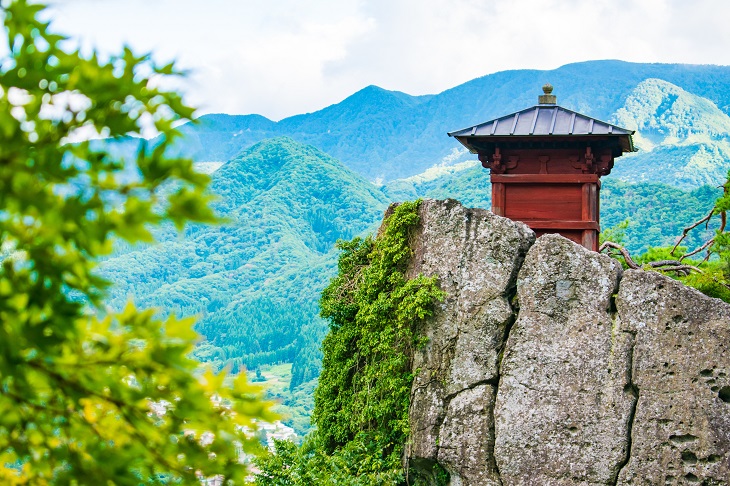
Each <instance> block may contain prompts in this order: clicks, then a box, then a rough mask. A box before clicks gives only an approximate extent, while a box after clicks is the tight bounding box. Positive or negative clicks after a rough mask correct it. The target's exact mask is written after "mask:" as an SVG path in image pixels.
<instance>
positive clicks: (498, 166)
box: [479, 147, 520, 174]
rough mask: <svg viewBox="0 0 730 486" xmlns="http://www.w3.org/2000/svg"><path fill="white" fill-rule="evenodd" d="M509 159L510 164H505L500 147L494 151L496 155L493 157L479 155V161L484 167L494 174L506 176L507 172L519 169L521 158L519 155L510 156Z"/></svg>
mask: <svg viewBox="0 0 730 486" xmlns="http://www.w3.org/2000/svg"><path fill="white" fill-rule="evenodd" d="M507 159H508V162H507V163H506V164H503V163H502V153H501V152H500V150H499V147H496V148H495V149H494V153H493V154H492V155H487V154H479V160H480V161H481V163H482V167H484V168H485V169H490V170H491V171H492V174H504V172H505V171H506V170H509V169H514V168H515V167H517V163H518V161H519V160H520V157H519V156H518V155H510V156H509V157H507Z"/></svg>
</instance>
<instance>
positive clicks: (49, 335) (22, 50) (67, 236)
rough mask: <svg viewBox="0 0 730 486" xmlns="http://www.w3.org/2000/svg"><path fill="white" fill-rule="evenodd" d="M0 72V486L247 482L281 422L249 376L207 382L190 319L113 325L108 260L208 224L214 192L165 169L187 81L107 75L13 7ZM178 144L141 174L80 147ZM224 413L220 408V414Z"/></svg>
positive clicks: (34, 9) (113, 69)
mask: <svg viewBox="0 0 730 486" xmlns="http://www.w3.org/2000/svg"><path fill="white" fill-rule="evenodd" d="M2 6H3V8H4V9H3V11H2V15H3V23H4V30H5V34H6V35H7V39H6V41H7V46H8V52H9V54H8V56H7V57H5V58H3V59H0V244H1V247H0V262H1V267H0V324H1V325H0V483H2V484H11V485H12V484H69V483H73V484H93V485H97V484H134V485H138V484H156V483H169V482H183V483H186V484H193V483H197V482H198V481H199V478H200V476H205V477H209V476H212V475H218V474H222V475H224V476H225V477H226V478H228V479H231V480H238V481H239V482H243V480H244V478H245V476H246V474H247V473H246V469H245V468H244V467H243V466H242V465H241V464H240V461H239V456H240V450H241V448H243V450H245V451H250V450H252V448H253V447H254V445H255V444H254V441H255V439H253V438H249V437H247V436H246V435H245V434H244V433H243V431H242V427H244V426H252V423H253V421H254V419H256V418H265V417H267V415H268V412H267V409H266V406H265V404H263V402H261V401H260V400H259V399H258V398H257V397H258V389H256V388H253V387H251V386H250V385H248V384H247V383H246V381H245V375H243V374H242V375H241V377H240V378H239V379H238V380H235V383H234V385H233V386H232V387H230V388H229V387H226V386H224V385H223V379H224V376H223V375H222V374H221V375H214V374H212V373H208V374H206V375H205V376H204V377H203V378H202V379H201V380H199V379H198V378H196V377H195V376H194V375H193V371H194V370H195V369H196V367H197V363H196V362H194V361H193V360H191V359H189V358H188V357H187V356H188V355H189V353H190V352H191V350H192V348H193V344H194V341H195V339H196V334H195V333H194V332H193V330H192V327H191V326H192V322H191V320H190V319H184V320H178V319H175V318H174V317H170V318H168V319H167V320H165V321H164V322H163V321H161V320H159V319H157V318H155V317H154V314H153V312H152V311H139V310H137V309H135V307H134V306H133V305H131V304H129V305H128V306H127V307H126V309H125V310H124V311H123V312H120V313H110V314H106V316H105V317H98V316H101V315H103V314H104V312H103V310H104V296H105V290H106V288H107V286H108V282H105V281H103V280H102V279H100V278H99V277H98V276H96V274H95V260H96V258H97V257H99V256H101V255H104V254H107V253H108V252H109V251H110V250H111V244H112V240H113V239H114V238H120V239H122V240H125V241H127V242H130V243H134V242H137V241H150V240H151V234H150V231H149V227H150V225H154V224H158V223H160V222H163V221H172V222H174V223H175V224H176V225H177V226H178V228H182V227H183V226H184V224H185V223H186V222H188V221H195V222H210V221H213V220H214V217H213V214H212V212H211V211H210V209H209V208H208V206H207V198H206V197H205V195H204V191H205V187H206V184H207V181H208V178H207V177H206V176H204V175H201V174H198V173H196V172H195V171H194V170H193V165H192V161H190V160H185V159H174V158H167V157H165V151H166V149H167V147H168V146H169V145H170V144H171V143H172V141H174V140H175V138H176V136H177V134H176V132H175V131H174V130H173V128H172V127H173V124H174V123H176V122H179V121H180V120H186V119H190V118H191V116H192V114H193V111H192V109H190V108H188V107H186V106H185V105H184V104H183V103H182V100H181V98H180V96H179V95H177V94H175V93H171V92H166V91H164V90H160V89H157V88H156V87H155V86H159V85H160V84H161V83H160V82H159V81H160V78H165V77H169V76H174V75H176V74H177V73H176V72H175V69H174V67H173V66H172V65H167V66H157V65H156V64H154V63H153V62H152V61H151V60H150V59H149V58H148V57H147V56H143V57H137V56H135V55H134V54H133V53H132V52H131V51H129V50H128V49H125V50H124V52H123V53H122V54H121V55H119V56H113V57H111V58H110V59H108V60H107V61H102V60H100V59H99V58H98V57H97V56H96V55H95V54H93V55H91V56H84V55H82V54H81V53H79V52H78V51H71V52H67V51H65V50H64V49H63V48H62V45H64V38H63V37H62V36H59V35H56V34H53V33H51V32H49V30H48V24H47V23H44V22H42V21H40V20H39V17H40V16H42V15H43V14H44V12H43V10H44V7H43V6H42V5H39V4H35V3H30V2H28V1H26V0H15V1H13V0H10V1H5V2H3V3H2ZM143 125H145V126H148V127H154V129H155V130H156V131H157V132H159V133H160V134H161V135H162V136H161V138H160V143H159V144H158V145H157V146H155V147H154V148H148V147H146V146H145V145H144V144H142V147H141V149H140V150H139V152H138V155H137V159H136V164H132V165H125V163H123V162H121V161H120V160H119V159H118V158H116V157H114V156H113V154H111V153H109V151H108V150H109V148H108V145H105V144H99V143H96V144H92V143H89V142H82V143H77V144H71V143H70V142H72V141H73V140H74V138H75V137H77V136H79V135H84V134H86V135H88V134H99V135H101V136H105V137H118V136H126V135H136V136H139V134H140V132H141V131H142V128H143ZM214 397H215V400H212V398H214Z"/></svg>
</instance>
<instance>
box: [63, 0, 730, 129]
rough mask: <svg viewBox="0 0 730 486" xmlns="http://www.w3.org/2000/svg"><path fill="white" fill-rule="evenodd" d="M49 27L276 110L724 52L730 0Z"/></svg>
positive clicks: (399, 2) (81, 13)
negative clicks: (592, 63) (597, 64)
mask: <svg viewBox="0 0 730 486" xmlns="http://www.w3.org/2000/svg"><path fill="white" fill-rule="evenodd" d="M52 3H53V10H52V12H51V18H52V19H53V23H52V25H53V28H54V29H55V30H56V31H59V32H61V33H65V34H68V35H71V36H72V37H74V38H76V39H78V41H79V42H80V43H81V44H82V45H84V46H86V47H87V48H90V47H92V46H93V47H95V48H97V49H98V50H99V51H101V52H105V53H113V52H118V51H119V50H120V49H121V46H123V45H124V44H128V45H131V46H132V47H133V49H134V50H135V51H136V52H138V53H142V52H150V51H151V52H153V53H154V56H155V58H156V59H158V60H160V61H168V60H172V59H175V60H177V62H178V65H179V67H181V68H184V69H187V70H190V74H189V76H188V78H187V79H186V81H185V83H184V86H183V87H182V89H183V90H184V92H185V93H186V99H187V101H188V102H189V103H192V104H193V105H194V106H197V107H198V108H199V112H198V113H199V114H204V113H229V114H248V113H258V114H261V115H264V116H266V117H268V118H271V119H272V120H279V119H282V118H285V117H287V116H292V115H295V114H299V113H307V112H312V111H316V110H319V109H321V108H323V107H325V106H328V105H331V104H333V103H337V102H339V101H341V100H343V99H344V98H346V97H347V96H349V95H351V94H352V93H354V92H356V91H358V90H360V89H362V88H364V87H366V86H368V85H371V84H374V85H377V86H380V87H383V88H385V89H389V90H396V91H403V92H406V93H409V94H412V95H420V94H433V93H439V92H441V91H444V90H446V89H449V88H452V87H454V86H457V85H459V84H461V83H464V82H466V81H469V80H471V79H474V78H477V77H480V76H484V75H487V74H490V73H494V72H498V71H503V70H508V69H554V68H557V67H559V66H562V65H564V64H568V63H571V62H579V61H587V60H596V59H621V60H624V61H634V62H662V63H690V64H722V65H730V29H728V28H727V25H726V24H727V19H728V18H730V1H727V0H640V1H639V0H636V1H634V0H610V1H609V0H499V1H495V0H448V1H445V0H371V1H366V0H227V1H226V0H53V1H52Z"/></svg>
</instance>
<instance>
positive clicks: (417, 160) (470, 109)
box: [176, 61, 730, 182]
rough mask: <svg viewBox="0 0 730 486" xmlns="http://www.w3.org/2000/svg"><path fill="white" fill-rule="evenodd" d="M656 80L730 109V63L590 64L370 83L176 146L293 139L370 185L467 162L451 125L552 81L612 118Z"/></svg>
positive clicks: (190, 133)
mask: <svg viewBox="0 0 730 486" xmlns="http://www.w3.org/2000/svg"><path fill="white" fill-rule="evenodd" d="M648 79H658V80H663V81H664V82H666V83H670V84H672V85H674V86H676V87H678V88H679V89H681V90H684V91H685V92H688V93H691V94H693V95H694V96H696V97H702V98H704V99H706V100H707V102H709V103H711V104H713V105H715V106H716V107H717V108H716V109H717V110H719V112H721V113H724V114H728V113H730V67H728V66H704V65H686V64H643V63H628V62H623V61H589V62H582V63H575V64H568V65H565V66H562V67H560V68H557V69H553V70H546V71H538V70H514V71H503V72H499V73H494V74H490V75H488V76H483V77H481V78H478V79H474V80H472V81H469V82H467V83H464V84H462V85H460V86H456V87H454V88H451V89H448V90H446V91H444V92H442V93H439V94H435V95H431V96H410V95H407V94H405V93H400V92H395V91H387V90H384V89H381V88H378V87H376V86H369V87H367V88H364V89H363V90H361V91H359V92H357V93H355V94H353V95H352V96H350V97H348V98H347V99H345V100H343V101H342V102H340V103H337V104H334V105H332V106H328V107H326V108H323V109H321V110H319V111H316V112H314V113H308V114H302V115H296V116H293V117H290V118H285V119H283V120H281V121H279V122H273V121H271V120H268V119H266V118H263V117H260V116H256V115H240V116H229V115H205V116H203V117H201V118H200V120H199V123H198V124H197V125H186V126H183V127H182V130H183V132H184V133H185V135H186V137H185V138H184V139H183V140H182V141H181V142H179V143H178V144H177V146H176V147H177V150H179V151H180V152H183V153H186V154H188V155H191V156H193V157H194V158H195V160H197V161H206V162H209V161H219V162H225V161H227V160H228V159H229V158H231V157H233V156H235V155H236V154H237V153H238V152H239V151H241V150H243V149H245V148H248V147H249V146H251V145H252V144H254V143H256V142H258V141H260V140H263V139H265V138H271V137H275V136H280V135H286V136H290V137H292V138H293V139H295V140H297V141H299V142H302V143H307V144H311V145H314V146H315V147H317V148H319V149H320V150H323V151H325V152H327V153H328V154H330V155H332V156H333V157H335V158H337V159H339V160H341V161H342V162H343V163H344V164H345V165H346V166H347V167H349V168H351V169H353V170H355V171H356V172H358V173H360V174H362V175H363V176H364V177H366V178H367V179H369V180H371V181H376V180H383V181H386V182H388V181H392V180H395V179H399V178H405V177H410V176H413V175H416V174H420V173H422V172H424V171H425V170H426V169H428V168H430V167H432V166H434V165H437V164H442V163H444V162H446V163H451V162H460V161H464V160H466V159H465V158H463V157H462V158H457V159H454V158H453V157H451V156H452V152H453V150H454V149H455V148H458V145H457V144H456V143H455V142H454V140H452V139H450V138H448V137H447V136H446V132H447V131H451V130H455V129H458V128H462V127H464V126H469V125H473V124H476V123H479V122H483V121H486V120H489V119H492V118H495V117H498V116H501V115H504V114H507V113H511V112H514V111H517V110H520V109H522V108H525V107H528V106H532V105H534V104H535V103H536V100H537V95H538V94H539V88H540V86H542V85H543V84H544V83H546V82H550V83H551V84H553V86H555V94H556V95H557V96H558V102H559V103H560V104H561V105H562V106H565V107H566V108H570V109H574V110H577V111H580V112H582V113H585V114H587V115H590V116H593V117H596V118H599V119H603V120H606V119H609V118H611V117H612V116H613V115H614V113H616V112H618V111H619V110H621V109H623V108H625V107H626V105H627V102H629V101H630V100H631V98H632V97H636V95H637V86H639V85H640V84H642V83H644V82H645V81H646V80H648ZM642 89H645V87H644V88H642ZM639 91H641V90H639ZM449 161H451V162H449Z"/></svg>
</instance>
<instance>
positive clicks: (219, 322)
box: [102, 138, 386, 385]
mask: <svg viewBox="0 0 730 486" xmlns="http://www.w3.org/2000/svg"><path fill="white" fill-rule="evenodd" d="M211 191H212V192H213V193H214V194H216V195H217V196H218V200H217V202H216V203H215V204H214V205H213V206H214V208H215V209H216V211H217V213H218V214H219V215H220V216H222V217H223V218H225V219H226V223H225V224H223V225H222V226H194V227H190V228H188V229H187V230H186V232H185V234H184V236H183V237H177V236H175V235H174V232H172V231H171V230H163V231H162V232H161V233H160V234H158V239H159V241H160V242H159V243H158V244H156V245H154V246H144V247H140V248H134V249H129V250H128V251H125V252H119V253H118V254H117V255H116V256H115V257H113V258H111V259H109V260H107V261H105V262H104V263H103V266H102V270H103V274H104V276H105V277H107V278H109V279H110V280H112V281H114V282H116V285H115V286H114V288H113V294H112V299H111V304H112V305H113V306H115V307H121V306H122V305H124V303H125V302H126V300H127V299H128V298H129V297H133V298H134V300H135V301H136V302H137V303H138V304H140V305H142V306H152V307H158V308H160V309H164V310H165V312H174V313H176V314H181V315H197V316H199V318H200V321H199V324H198V331H199V332H200V333H201V334H202V335H203V336H204V337H205V342H204V343H203V344H202V345H201V346H200V348H199V349H198V351H197V354H198V357H199V358H200V359H201V360H203V361H207V362H212V363H213V364H214V365H216V366H223V365H224V364H228V365H231V366H233V371H237V370H238V369H239V368H240V366H241V365H245V366H246V367H248V368H249V369H254V368H256V367H258V366H259V365H261V364H263V363H276V362H279V361H286V362H294V369H293V375H294V382H295V385H296V384H298V383H301V382H303V381H306V380H307V379H311V378H313V377H314V376H316V374H317V370H318V360H319V356H318V354H317V353H318V347H319V342H320V340H321V338H322V332H323V330H324V327H325V326H324V325H323V323H322V322H320V320H319V318H318V317H317V313H318V311H317V299H318V295H319V292H320V291H321V289H322V288H324V286H325V285H326V283H327V282H328V280H329V278H330V277H331V276H332V275H333V271H334V265H333V262H334V261H335V260H336V255H335V250H334V243H335V241H336V240H337V239H340V238H342V239H350V238H352V237H353V236H355V235H357V234H360V233H361V232H363V231H365V230H366V229H368V228H372V227H373V225H374V224H376V222H377V221H379V220H380V218H381V216H382V212H383V210H384V209H385V206H386V199H385V197H384V196H383V194H382V193H381V192H380V191H378V190H377V188H375V187H374V186H372V185H371V184H370V183H368V182H367V181H365V180H364V179H362V178H361V177H360V176H358V175H356V174H354V173H352V172H351V171H349V170H347V169H345V168H344V167H343V166H342V165H341V164H339V163H338V162H337V161H335V160H334V159H332V158H331V157H329V156H327V155H326V154H324V153H322V152H320V151H318V150H317V149H314V148H313V147H309V146H303V145H300V144H297V143H295V142H293V141H292V140H291V139H286V138H278V139H273V140H267V141H265V142H261V143H259V144H257V145H255V146H253V147H252V148H250V149H248V150H246V151H245V152H244V153H242V154H240V155H239V156H238V157H236V158H234V159H232V160H230V161H229V162H227V163H226V164H224V165H223V166H222V167H221V168H220V169H219V170H218V171H216V172H215V173H214V175H213V182H212V184H211Z"/></svg>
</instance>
